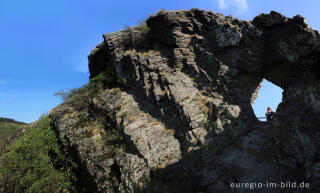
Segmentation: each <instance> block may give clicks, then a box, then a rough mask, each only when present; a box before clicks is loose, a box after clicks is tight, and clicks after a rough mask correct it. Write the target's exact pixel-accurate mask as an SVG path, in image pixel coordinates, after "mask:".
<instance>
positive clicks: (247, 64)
mask: <svg viewBox="0 0 320 193" xmlns="http://www.w3.org/2000/svg"><path fill="white" fill-rule="evenodd" d="M147 26H148V28H147V29H144V28H131V29H127V30H122V31H118V32H114V33H109V34H105V35H104V36H103V37H104V41H103V42H102V43H101V44H100V45H98V46H97V47H96V48H95V49H94V50H93V51H92V52H91V54H90V55H89V69H90V78H91V79H94V78H95V77H97V76H99V74H101V73H105V74H107V76H108V77H109V78H110V79H112V80H113V81H111V82H112V84H105V88H104V89H103V90H102V91H99V92H98V93H96V95H94V97H92V98H90V100H88V106H87V108H82V109H81V108H80V109H76V108H75V107H74V106H72V102H74V101H75V99H72V98H71V99H70V100H68V101H66V102H64V103H63V104H61V105H59V106H58V107H57V108H55V109H54V110H53V111H52V112H51V114H50V116H51V117H52V119H53V120H54V123H53V127H54V129H55V131H56V132H57V134H58V136H59V138H60V140H61V141H62V144H63V146H64V148H65V151H66V153H67V155H69V156H72V157H73V158H74V159H76V160H77V161H78V162H79V163H81V166H82V167H81V168H80V169H79V175H80V176H81V175H82V176H83V184H84V186H86V187H87V190H89V192H90V191H91V192H110V193H111V192H177V193H178V192H192V193H196V192H199V193H200V192H203V193H204V192H207V193H211V192H248V189H232V188H230V183H231V182H254V181H257V182H262V183H264V182H266V181H269V182H270V181H273V182H280V180H283V181H284V180H300V181H302V180H304V181H308V182H309V183H310V184H311V190H312V191H319V188H320V184H319V179H320V174H319V170H320V152H319V147H320V144H319V136H320V131H319V126H320V121H319V119H318V118H319V117H320V86H319V85H320V84H319V81H320V80H319V77H320V76H319V75H320V73H319V72H320V71H319V64H320V36H319V33H318V32H317V31H314V30H312V29H311V28H310V27H309V26H308V25H307V24H306V23H305V19H304V18H303V17H302V16H299V15H297V16H295V17H293V18H287V17H285V16H283V15H281V14H279V13H276V12H270V14H261V15H259V16H257V17H255V18H254V19H253V21H242V20H238V19H236V18H233V17H230V16H223V15H221V14H216V13H213V12H211V11H204V10H198V9H191V10H190V11H177V12H164V11H162V12H159V13H158V14H156V15H153V16H151V17H150V18H149V19H148V20H147ZM263 78H265V79H267V80H269V81H271V82H272V83H274V84H276V85H278V86H279V87H281V88H282V89H283V90H284V92H283V101H282V103H281V104H280V105H279V107H278V109H277V114H276V116H275V118H274V119H273V121H272V122H271V123H264V122H259V120H257V118H256V117H255V115H254V113H253V110H252V106H251V104H252V103H253V101H254V99H255V98H256V97H257V93H258V91H259V88H260V83H261V81H262V79H263ZM109 83H110V81H109ZM110 136H111V137H112V136H115V140H114V139H110ZM80 179H81V178H80ZM309 190H310V189H309ZM269 191H270V189H263V188H262V189H259V190H258V191H257V192H269ZM283 191H285V192H301V191H304V190H302V189H287V190H283V189H273V190H272V192H283Z"/></svg>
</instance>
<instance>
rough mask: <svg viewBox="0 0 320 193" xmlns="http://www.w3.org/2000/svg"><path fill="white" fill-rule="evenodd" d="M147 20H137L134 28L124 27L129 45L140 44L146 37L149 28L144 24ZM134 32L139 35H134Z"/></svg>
mask: <svg viewBox="0 0 320 193" xmlns="http://www.w3.org/2000/svg"><path fill="white" fill-rule="evenodd" d="M146 20H147V19H144V20H139V21H138V25H136V26H128V25H125V26H124V32H126V33H128V40H127V41H128V43H131V44H140V43H142V42H143V40H144V39H145V38H146V37H147V35H148V33H149V31H150V28H149V27H148V25H147V23H146ZM134 31H136V32H140V34H139V35H135V33H134Z"/></svg>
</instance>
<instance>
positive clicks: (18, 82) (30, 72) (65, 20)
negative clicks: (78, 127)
mask: <svg viewBox="0 0 320 193" xmlns="http://www.w3.org/2000/svg"><path fill="white" fill-rule="evenodd" d="M192 7H198V8H201V9H211V10H213V11H214V12H220V13H223V14H224V15H230V14H231V15H233V16H235V17H238V18H240V19H246V20H251V19H253V17H254V16H256V15H258V14H259V13H268V12H270V11H271V10H276V11H279V12H281V13H283V14H285V15H286V16H288V17H292V16H294V15H296V14H301V15H303V16H304V17H306V19H307V22H308V24H309V25H310V26H311V27H312V28H314V29H317V30H319V23H320V15H319V12H318V9H319V7H320V1H318V0H309V1H301V0H282V1H278V0H269V1H261V0H161V1H150V0H135V1H128V0H118V1H107V0H90V1H89V0H87V1H84V0H68V1H66V0H46V1H44V0H28V1H25V0H1V1H0V26H1V30H0V58H1V60H0V67H1V70H0V117H10V118H14V119H16V120H19V121H24V122H32V121H35V120H37V119H38V118H39V116H40V115H41V114H42V113H46V112H48V111H49V110H50V109H51V108H53V107H55V106H56V105H58V104H59V103H60V100H59V99H58V98H57V97H55V96H54V95H53V94H54V93H55V92H57V91H58V90H61V89H66V88H75V87H79V86H81V85H83V84H85V83H86V82H87V81H88V77H89V73H88V67H87V55H88V54H89V53H90V51H91V50H92V49H93V48H94V47H95V46H96V45H97V44H99V43H100V42H101V41H102V34H104V33H107V32H112V31H116V30H120V29H122V28H123V27H124V25H135V24H136V23H137V21H138V20H139V19H144V18H146V17H147V16H148V15H150V14H152V13H156V12H157V11H158V10H159V9H162V8H163V9H166V10H179V9H190V8H192ZM270 85H271V84H268V83H267V82H266V83H264V85H263V89H262V90H261V92H259V98H260V97H263V96H268V97H266V99H263V98H261V99H259V98H258V99H257V101H256V102H255V104H254V109H255V111H256V112H257V114H258V116H259V115H260V114H261V116H262V115H263V113H264V111H265V109H266V106H271V107H273V106H274V107H273V108H276V106H277V104H278V102H279V101H281V90H280V91H279V89H276V88H272V87H271V86H270ZM264 87H266V88H264ZM273 89H275V92H270V91H271V90H273ZM268 93H269V95H268ZM271 93H272V95H271V96H270V94H271ZM279 97H280V98H279ZM258 100H261V102H259V101H258ZM259 109H261V110H259Z"/></svg>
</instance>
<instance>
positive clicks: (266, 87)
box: [252, 79, 283, 121]
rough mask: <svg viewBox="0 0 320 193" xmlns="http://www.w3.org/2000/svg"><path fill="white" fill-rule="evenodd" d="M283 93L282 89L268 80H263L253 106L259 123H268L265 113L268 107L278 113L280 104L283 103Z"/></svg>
mask: <svg viewBox="0 0 320 193" xmlns="http://www.w3.org/2000/svg"><path fill="white" fill-rule="evenodd" d="M282 92H283V89H282V88H280V87H278V86H277V85H275V84H273V83H272V82H269V81H268V80H266V79H263V80H262V84H261V87H260V89H259V92H258V96H257V98H256V99H255V101H254V103H253V104H252V107H253V111H254V114H255V116H256V117H257V119H258V120H259V121H267V118H266V115H265V113H266V112H267V108H268V107H270V108H271V109H272V111H274V112H276V110H277V108H278V105H279V103H281V102H282Z"/></svg>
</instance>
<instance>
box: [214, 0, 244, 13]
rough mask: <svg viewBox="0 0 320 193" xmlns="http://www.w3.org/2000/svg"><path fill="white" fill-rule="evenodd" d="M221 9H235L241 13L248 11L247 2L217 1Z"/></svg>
mask: <svg viewBox="0 0 320 193" xmlns="http://www.w3.org/2000/svg"><path fill="white" fill-rule="evenodd" d="M217 2H218V6H219V8H220V9H225V8H227V7H234V8H236V9H237V10H238V11H239V12H240V13H243V12H245V11H247V10H248V3H247V0H217Z"/></svg>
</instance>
